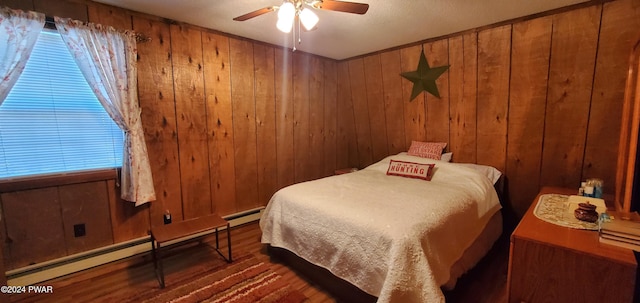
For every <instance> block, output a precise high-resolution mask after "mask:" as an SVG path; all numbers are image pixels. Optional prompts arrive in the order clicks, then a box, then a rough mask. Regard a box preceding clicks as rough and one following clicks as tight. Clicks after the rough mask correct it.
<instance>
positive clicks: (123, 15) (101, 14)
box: [36, 0, 132, 29]
mask: <svg viewBox="0 0 640 303" xmlns="http://www.w3.org/2000/svg"><path fill="white" fill-rule="evenodd" d="M36 1H37V0H36ZM67 5H68V4H67ZM87 10H88V14H89V22H92V23H97V24H102V25H109V26H113V27H114V28H117V29H131V26H132V22H131V14H129V12H128V11H127V10H125V9H122V8H118V7H113V6H107V5H102V4H96V5H88V6H87ZM57 11H64V10H62V9H57Z"/></svg>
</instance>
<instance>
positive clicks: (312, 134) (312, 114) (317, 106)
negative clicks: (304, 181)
mask: <svg viewBox="0 0 640 303" xmlns="http://www.w3.org/2000/svg"><path fill="white" fill-rule="evenodd" d="M309 63H310V65H309V71H310V75H309V160H311V161H309V163H308V167H309V179H318V178H322V177H323V171H324V64H322V61H321V59H320V58H318V57H311V61H310V62H309Z"/></svg>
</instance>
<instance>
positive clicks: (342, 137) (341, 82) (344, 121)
mask: <svg viewBox="0 0 640 303" xmlns="http://www.w3.org/2000/svg"><path fill="white" fill-rule="evenodd" d="M348 79H349V63H348V62H347V61H343V62H340V63H338V105H337V109H338V115H337V119H338V141H337V146H336V147H337V150H338V151H340V153H339V154H338V157H337V167H338V168H339V169H340V168H347V167H358V163H359V160H358V144H357V142H356V125H355V119H354V114H353V101H352V99H351V82H350V81H349V80H348ZM360 168H361V167H360Z"/></svg>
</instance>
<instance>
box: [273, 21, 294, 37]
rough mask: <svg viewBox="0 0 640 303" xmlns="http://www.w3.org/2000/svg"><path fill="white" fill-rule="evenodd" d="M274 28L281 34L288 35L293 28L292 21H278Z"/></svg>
mask: <svg viewBox="0 0 640 303" xmlns="http://www.w3.org/2000/svg"><path fill="white" fill-rule="evenodd" d="M276 27H277V28H278V29H279V30H280V31H281V32H283V33H285V34H288V33H290V32H291V28H293V19H289V20H287V19H278V22H277V23H276Z"/></svg>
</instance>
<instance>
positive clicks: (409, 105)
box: [0, 0, 640, 269]
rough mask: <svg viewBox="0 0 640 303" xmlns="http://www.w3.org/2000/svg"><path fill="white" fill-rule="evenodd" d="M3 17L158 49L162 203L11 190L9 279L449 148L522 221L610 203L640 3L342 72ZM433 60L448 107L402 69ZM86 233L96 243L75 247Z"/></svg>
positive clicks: (152, 113)
mask: <svg viewBox="0 0 640 303" xmlns="http://www.w3.org/2000/svg"><path fill="white" fill-rule="evenodd" d="M0 5H6V6H9V7H13V8H18V9H26V10H36V11H40V12H43V13H45V14H47V15H50V16H53V15H56V16H60V17H70V18H74V19H79V20H83V21H90V22H96V23H102V24H106V25H112V26H114V27H116V28H118V29H134V30H135V31H137V32H140V33H143V34H144V35H146V36H148V37H150V38H151V41H150V42H146V43H140V44H139V45H138V50H139V53H138V55H139V58H138V60H139V65H138V75H139V76H138V77H139V78H138V82H139V100H140V106H141V108H142V121H143V126H144V130H145V136H146V139H147V148H148V151H149V157H150V161H151V168H152V171H153V176H154V185H155V188H156V192H157V201H154V202H153V203H150V204H146V205H144V206H141V207H134V206H133V205H132V204H130V203H127V202H124V201H122V200H121V199H120V198H119V188H118V187H117V184H116V181H115V180H113V179H110V180H105V181H91V182H88V183H86V184H80V185H61V186H55V187H49V188H37V189H36V188H34V189H28V190H21V191H16V192H5V193H0V201H1V203H2V207H3V209H4V211H3V213H4V214H5V218H4V219H5V220H3V222H4V224H3V226H2V227H1V228H0V230H2V231H4V233H5V235H6V236H9V242H11V243H5V245H4V255H5V263H6V264H7V269H13V268H17V267H21V266H25V265H28V264H31V263H37V262H42V261H45V260H49V259H51V258H55V257H60V256H64V255H69V254H72V253H76V252H81V251H86V250H90V249H93V248H97V247H101V246H105V245H109V244H112V243H119V242H123V241H126V240H130V239H134V238H138V237H142V236H145V235H146V233H147V230H148V229H149V228H150V226H152V225H159V224H162V218H161V217H162V215H163V214H164V213H165V212H167V211H168V212H170V213H171V214H172V216H173V220H175V221H179V220H184V219H188V218H193V217H198V216H201V215H205V214H208V213H211V212H217V213H220V214H222V215H227V214H233V213H236V212H240V211H244V210H248V209H252V208H255V207H258V206H262V205H266V203H267V202H268V201H267V199H268V198H269V197H270V196H271V194H272V193H273V192H275V191H276V190H277V189H279V188H282V187H284V186H287V185H290V184H293V183H295V182H302V181H306V180H310V179H313V178H318V177H322V176H327V175H331V174H332V173H333V171H334V170H335V169H337V168H345V167H364V166H366V165H369V164H371V163H373V162H375V161H378V160H380V159H381V158H382V157H384V156H386V155H389V154H395V153H398V152H400V151H406V150H407V148H408V146H409V144H410V143H411V141H412V140H425V141H426V140H429V141H446V142H447V143H449V145H448V147H447V149H448V150H450V151H452V152H454V156H453V158H454V161H458V162H473V163H480V164H488V165H493V166H495V167H497V168H499V169H500V170H502V171H503V172H504V173H505V174H506V176H507V181H508V186H507V188H508V191H509V203H511V205H512V206H513V208H514V209H515V210H516V211H517V212H518V213H520V214H522V213H523V212H524V211H525V210H526V209H527V207H528V206H529V204H530V203H531V199H533V197H534V196H535V193H536V192H537V190H538V188H539V187H540V186H543V185H560V186H569V187H577V182H579V181H580V180H582V179H585V178H588V177H601V178H603V179H604V180H605V190H606V191H608V192H610V191H611V189H612V188H613V182H614V175H615V171H614V169H615V168H614V167H615V159H616V148H617V146H618V144H617V140H618V139H617V138H618V133H619V125H618V123H619V122H618V117H619V116H620V113H621V103H622V94H623V88H624V80H625V76H626V68H627V58H628V51H629V46H630V43H631V41H632V40H633V39H634V38H635V37H636V36H637V35H638V33H637V32H636V31H637V30H636V29H637V28H640V8H639V6H638V5H637V1H636V0H617V1H612V2H606V3H600V4H595V5H593V6H590V7H586V8H580V9H576V10H572V11H566V12H561V13H557V14H555V15H548V16H544V17H539V18H536V19H530V20H524V21H517V22H514V23H512V24H502V25H500V26H494V27H487V28H482V29H479V30H472V31H469V32H465V33H461V34H459V35H453V36H450V37H447V38H442V39H433V40H429V41H427V42H424V43H420V44H412V45H409V46H405V47H398V48H395V49H393V50H388V51H381V52H378V53H375V54H369V55H365V56H363V57H356V58H350V59H347V60H343V61H339V62H337V61H334V60H331V59H326V58H321V57H317V56H313V55H309V54H305V53H301V52H295V53H292V52H291V51H289V50H285V49H281V48H279V47H274V46H270V45H265V44H263V43H259V42H255V41H250V40H246V39H242V38H238V37H231V36H228V35H225V34H223V33H218V32H214V31H210V30H205V29H202V28H199V27H195V26H190V25H186V24H179V23H173V22H170V23H168V22H167V21H166V20H163V19H161V18H158V17H154V16H147V15H142V14H138V13H134V12H130V11H127V10H123V9H118V8H115V7H111V6H107V5H102V4H97V3H94V2H90V1H78V0H72V1H58V2H56V3H55V5H54V4H52V3H51V1H46V0H28V1H15V0H0ZM422 49H424V51H425V54H426V55H427V59H428V60H429V62H430V64H431V65H432V66H439V65H445V64H449V65H451V67H450V69H449V70H448V71H447V72H446V73H445V74H443V76H442V77H441V78H439V79H438V81H437V83H438V87H439V90H440V93H441V96H442V98H441V99H436V98H433V97H432V96H430V95H425V94H421V95H420V96H418V97H417V98H416V99H415V100H413V101H412V102H409V100H408V98H409V95H410V92H411V85H410V83H408V82H407V81H406V80H404V79H402V78H401V77H400V76H399V73H400V72H403V71H412V70H415V68H416V66H417V63H418V56H419V54H420V51H421V50H422ZM87 203H92V204H91V207H88V208H86V209H85V210H81V209H80V208H82V207H83V205H85V204H87ZM43 205H45V206H46V207H45V206H43ZM25 206H26V207H27V208H38V209H46V210H47V211H42V212H39V211H33V212H24V211H22V210H23V209H24V207H25ZM50 213H57V214H59V215H55V216H50V215H49V214H50ZM89 222H102V223H99V224H97V225H96V224H94V223H91V224H90V223H89ZM36 223H37V224H36ZM78 223H86V224H87V236H86V237H87V238H85V239H82V240H81V241H79V239H75V238H71V236H70V235H72V233H71V231H72V228H73V225H74V224H78ZM37 225H39V226H43V227H46V228H41V229H37V228H29V226H37ZM43 238H46V239H49V240H51V239H55V241H53V242H52V241H48V240H47V241H43V240H42V239H43ZM12 241H13V242H12ZM43 251H44V252H47V251H49V252H51V253H46V254H37V253H35V252H43Z"/></svg>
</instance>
